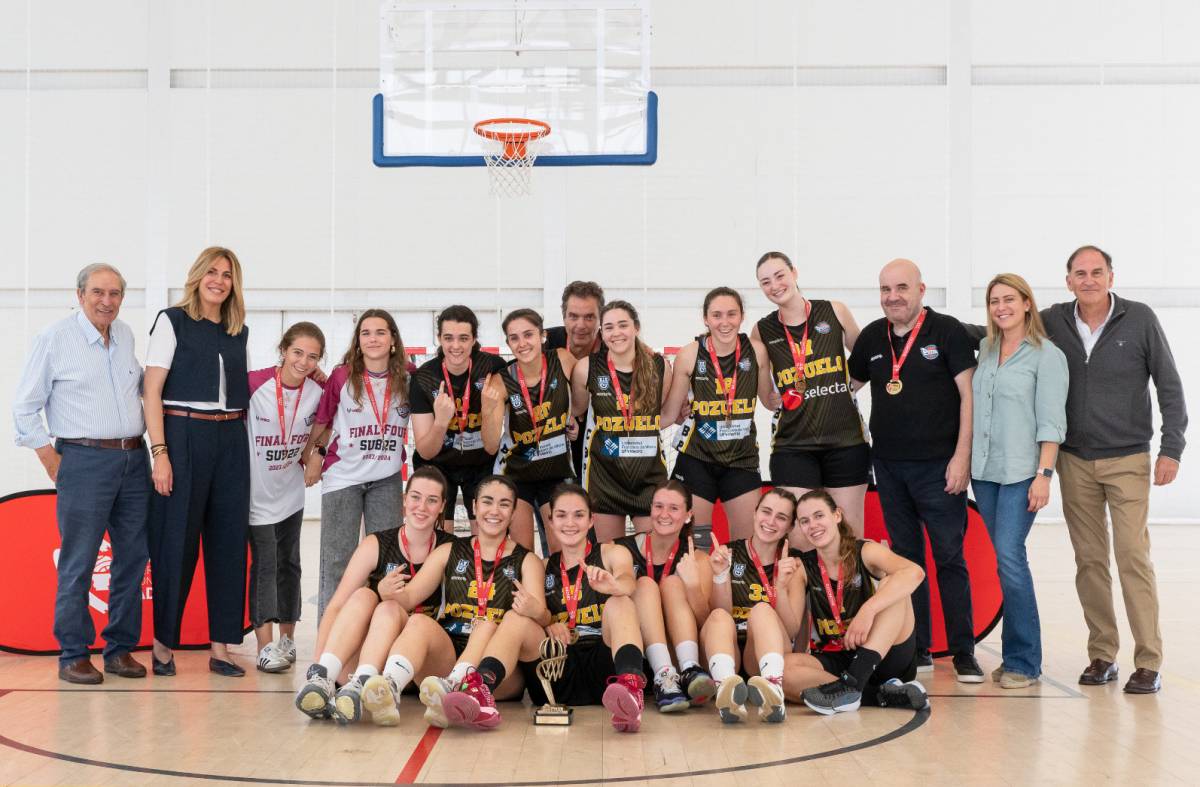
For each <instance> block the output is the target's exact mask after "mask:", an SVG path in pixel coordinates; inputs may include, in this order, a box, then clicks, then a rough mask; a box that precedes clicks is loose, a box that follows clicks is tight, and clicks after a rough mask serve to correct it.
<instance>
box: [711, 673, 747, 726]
mask: <svg viewBox="0 0 1200 787" xmlns="http://www.w3.org/2000/svg"><path fill="white" fill-rule="evenodd" d="M748 696H749V692H748V691H747V689H746V683H745V681H743V680H742V678H741V676H739V675H730V676H729V677H728V678H726V679H725V680H723V681H721V682H720V683H719V684H718V685H717V698H716V700H715V705H716V706H717V714H718V715H719V716H720V717H721V721H722V722H724V723H725V724H737V723H738V722H739V721H745V720H746V700H747V698H748Z"/></svg>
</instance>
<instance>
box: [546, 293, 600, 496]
mask: <svg viewBox="0 0 1200 787" xmlns="http://www.w3.org/2000/svg"><path fill="white" fill-rule="evenodd" d="M603 308H604V290H603V289H601V287H600V285H599V284H597V283H596V282H594V281H573V282H571V283H570V284H568V285H567V286H566V287H564V288H563V293H562V317H563V324H562V325H560V326H557V327H554V328H549V329H547V330H546V350H547V351H550V350H557V349H558V348H560V347H561V348H563V349H565V350H566V351H567V352H569V353H571V355H574V356H575V357H576V358H577V359H581V358H587V357H588V356H589V355H591V354H592V353H594V352H599V350H600V347H601V344H602V343H601V341H600V310H601V309H603ZM583 421H584V418H583V417H580V418H576V419H575V428H576V431H575V437H574V439H572V440H571V464H573V465H574V466H575V477H576V478H578V479H580V481H582V480H583Z"/></svg>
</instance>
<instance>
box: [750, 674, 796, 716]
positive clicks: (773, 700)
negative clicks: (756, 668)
mask: <svg viewBox="0 0 1200 787" xmlns="http://www.w3.org/2000/svg"><path fill="white" fill-rule="evenodd" d="M746 702H748V703H750V704H751V705H753V706H755V707H756V708H758V720H759V721H765V722H769V723H771V724H778V723H779V722H781V721H783V720H784V719H786V718H787V708H786V707H785V706H784V704H783V678H782V677H780V678H777V679H775V680H770V679H768V678H764V677H763V676H761V675H755V676H754V677H753V678H751V679H750V680H749V682H748V684H747V686H746Z"/></svg>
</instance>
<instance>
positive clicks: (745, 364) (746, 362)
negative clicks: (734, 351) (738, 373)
mask: <svg viewBox="0 0 1200 787" xmlns="http://www.w3.org/2000/svg"><path fill="white" fill-rule="evenodd" d="M738 368H739V369H741V370H742V371H743V372H748V371H750V359H749V358H743V359H742V360H740V361H738Z"/></svg>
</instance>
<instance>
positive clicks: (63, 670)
mask: <svg viewBox="0 0 1200 787" xmlns="http://www.w3.org/2000/svg"><path fill="white" fill-rule="evenodd" d="M58 679H59V680H65V681H66V682H67V683H80V684H83V685H86V686H94V685H95V684H97V683H103V682H104V675H102V674H101V673H100V670H98V669H96V668H95V667H93V666H92V660H91V659H89V658H88V657H87V656H84V657H83V658H81V659H75V660H74V661H72V662H70V663H68V664H60V665H59V667H58Z"/></svg>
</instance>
